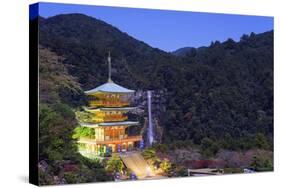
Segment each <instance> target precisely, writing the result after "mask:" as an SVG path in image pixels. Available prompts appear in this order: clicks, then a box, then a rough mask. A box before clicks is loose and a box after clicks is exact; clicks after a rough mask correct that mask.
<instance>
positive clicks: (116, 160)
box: [105, 154, 124, 173]
mask: <svg viewBox="0 0 281 188" xmlns="http://www.w3.org/2000/svg"><path fill="white" fill-rule="evenodd" d="M105 168H106V170H107V171H108V172H111V173H115V172H121V171H122V170H123V169H124V164H123V162H122V160H121V159H120V157H119V156H118V155H117V154H113V155H112V156H111V158H110V159H109V160H108V161H107V163H106V167H105Z"/></svg>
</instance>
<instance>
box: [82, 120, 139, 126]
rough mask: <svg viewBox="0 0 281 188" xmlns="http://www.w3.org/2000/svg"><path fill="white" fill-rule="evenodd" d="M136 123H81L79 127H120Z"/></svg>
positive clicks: (135, 123) (135, 122)
mask: <svg viewBox="0 0 281 188" xmlns="http://www.w3.org/2000/svg"><path fill="white" fill-rule="evenodd" d="M137 124H139V122H137V121H119V122H103V123H81V124H80V125H81V126H85V127H97V126H122V125H127V126H130V125H137Z"/></svg>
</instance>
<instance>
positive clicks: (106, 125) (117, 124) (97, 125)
mask: <svg viewBox="0 0 281 188" xmlns="http://www.w3.org/2000/svg"><path fill="white" fill-rule="evenodd" d="M108 66H109V73H108V82H107V83H105V84H103V85H101V86H98V87H96V88H94V89H91V90H89V91H85V94H86V95H87V97H88V106H87V107H86V108H85V111H86V112H88V113H89V114H90V117H91V118H90V119H91V121H90V122H87V123H82V122H81V123H80V125H81V126H84V127H89V128H92V129H94V134H95V136H94V138H83V137H82V138H80V139H79V141H78V142H79V144H82V145H84V148H85V151H86V152H88V153H89V152H90V153H92V154H94V155H100V154H104V153H107V152H125V151H130V150H133V149H134V148H135V147H137V146H138V145H139V144H140V141H142V136H141V135H137V136H129V135H128V134H127V131H126V129H127V128H128V127H129V126H134V125H138V124H139V122H137V121H130V120H129V119H128V114H127V113H128V112H129V111H130V110H133V109H134V108H135V107H131V106H130V100H131V97H132V95H133V94H134V90H131V89H127V88H125V87H122V86H120V85H118V84H116V83H114V82H113V81H112V80H111V57H110V54H109V57H108Z"/></svg>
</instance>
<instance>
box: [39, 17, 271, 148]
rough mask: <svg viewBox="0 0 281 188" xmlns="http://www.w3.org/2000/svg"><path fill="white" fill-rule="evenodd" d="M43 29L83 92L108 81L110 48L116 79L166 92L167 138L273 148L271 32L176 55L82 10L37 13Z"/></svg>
mask: <svg viewBox="0 0 281 188" xmlns="http://www.w3.org/2000/svg"><path fill="white" fill-rule="evenodd" d="M39 30H40V35H39V36H40V45H42V46H43V47H44V48H48V49H49V50H51V51H52V52H54V53H56V54H57V55H58V56H62V57H63V59H62V61H61V63H62V64H63V66H64V67H65V71H67V73H68V74H69V76H70V77H71V78H73V79H74V80H75V81H77V83H79V87H81V88H82V89H83V90H88V89H92V88H94V87H96V86H98V85H100V84H102V83H104V82H105V81H106V80H107V64H106V56H107V53H108V51H111V54H112V60H113V62H112V67H113V75H112V77H113V80H114V81H115V82H116V83H120V84H121V85H123V86H125V87H128V88H132V89H135V90H147V89H152V90H163V91H166V92H165V93H164V94H163V96H162V97H165V98H166V104H165V108H166V109H167V110H166V112H165V113H164V114H163V115H162V116H161V117H159V120H160V125H161V126H162V127H163V129H164V136H163V143H171V142H174V141H175V140H179V141H189V142H192V143H194V144H198V145H199V144H202V140H204V139H205V140H206V139H209V140H211V141H212V142H216V143H219V144H221V146H223V147H225V148H228V149H247V148H252V147H264V148H270V147H272V144H270V143H272V139H273V138H272V136H273V31H270V32H266V33H262V34H254V33H252V34H251V35H249V36H248V35H244V36H242V37H241V40H240V41H239V42H234V41H233V40H231V39H229V40H227V41H226V42H223V43H219V42H214V43H212V44H211V45H210V46H209V47H206V48H204V50H200V48H199V49H194V48H192V49H191V50H190V52H189V53H187V54H186V55H182V56H176V55H173V54H171V53H166V52H164V51H162V50H160V49H156V48H152V47H150V46H149V45H147V44H145V43H144V42H142V41H139V40H137V39H134V38H132V37H131V36H129V35H128V34H126V33H124V32H122V31H120V30H118V29H117V28H115V27H113V26H111V25H109V24H107V23H105V22H103V21H101V20H97V19H95V18H92V17H88V16H85V15H81V14H67V15H58V16H54V17H51V18H48V19H44V18H40V27H39ZM71 80H72V79H71ZM70 83H71V81H70ZM68 86H69V85H68ZM68 86H67V87H68ZM40 87H41V86H40ZM44 87H45V86H44ZM46 87H48V86H46ZM68 88H69V87H68ZM63 91H65V92H66V93H63V95H65V96H68V98H67V99H68V100H67V101H63V102H64V103H66V104H69V105H72V106H75V105H76V106H77V105H79V104H80V102H81V101H79V100H80V99H79V97H77V95H75V94H73V93H71V92H73V90H72V89H70V90H63ZM68 91H69V92H68ZM75 91H78V90H76V89H75ZM74 93H75V92H74ZM255 140H262V141H263V142H265V143H266V144H264V145H263V146H258V144H257V142H255Z"/></svg>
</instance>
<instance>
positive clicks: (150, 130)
mask: <svg viewBox="0 0 281 188" xmlns="http://www.w3.org/2000/svg"><path fill="white" fill-rule="evenodd" d="M151 96H152V93H151V91H147V107H148V131H147V138H148V145H149V146H151V145H152V143H153V119H152V113H151Z"/></svg>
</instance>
